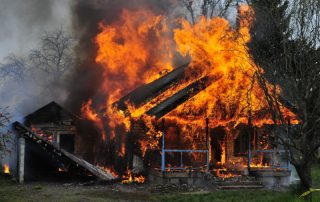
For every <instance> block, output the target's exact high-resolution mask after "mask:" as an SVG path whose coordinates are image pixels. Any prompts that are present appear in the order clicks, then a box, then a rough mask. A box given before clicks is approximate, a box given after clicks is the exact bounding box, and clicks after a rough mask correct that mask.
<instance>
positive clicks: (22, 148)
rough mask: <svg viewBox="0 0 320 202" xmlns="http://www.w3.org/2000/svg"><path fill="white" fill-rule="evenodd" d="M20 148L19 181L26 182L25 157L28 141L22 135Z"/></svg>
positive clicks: (19, 142)
mask: <svg viewBox="0 0 320 202" xmlns="http://www.w3.org/2000/svg"><path fill="white" fill-rule="evenodd" d="M18 144H19V146H18V148H19V163H18V165H19V168H18V172H19V183H20V184H23V182H24V157H25V146H26V141H25V139H24V138H23V137H20V138H19V140H18Z"/></svg>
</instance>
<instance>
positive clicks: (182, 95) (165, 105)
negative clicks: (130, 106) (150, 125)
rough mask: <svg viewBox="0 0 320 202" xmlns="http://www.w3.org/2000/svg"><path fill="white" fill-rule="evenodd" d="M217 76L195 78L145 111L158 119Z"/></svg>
mask: <svg viewBox="0 0 320 202" xmlns="http://www.w3.org/2000/svg"><path fill="white" fill-rule="evenodd" d="M218 79H219V78H218V77H214V78H212V77H209V76H204V77H202V78H201V79H198V80H196V81H195V82H193V83H192V84H190V85H188V86H187V87H185V88H184V89H182V90H180V91H179V92H177V93H176V94H174V95H173V96H171V97H170V98H168V99H166V100H165V101H163V102H161V103H159V104H158V105H157V106H155V107H153V108H151V109H150V110H149V111H147V114H148V115H150V116H155V117H156V119H159V118H161V117H163V116H164V115H166V114H167V113H169V112H170V111H171V110H173V109H175V108H176V107H178V106H179V105H181V104H182V103H184V102H185V101H187V100H188V99H190V98H192V97H193V96H195V95H196V94H198V93H199V92H200V91H202V90H204V89H205V88H206V87H208V86H209V85H210V84H211V83H212V82H214V81H216V80H218Z"/></svg>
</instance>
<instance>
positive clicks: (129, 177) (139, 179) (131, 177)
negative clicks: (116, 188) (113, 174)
mask: <svg viewBox="0 0 320 202" xmlns="http://www.w3.org/2000/svg"><path fill="white" fill-rule="evenodd" d="M122 177H123V178H127V179H126V180H122V181H121V183H123V184H130V183H133V182H135V183H144V181H145V178H144V176H142V175H139V176H134V175H133V174H132V172H131V171H130V170H129V171H128V174H127V175H125V176H122Z"/></svg>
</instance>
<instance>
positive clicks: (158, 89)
mask: <svg viewBox="0 0 320 202" xmlns="http://www.w3.org/2000/svg"><path fill="white" fill-rule="evenodd" d="M188 65H189V63H187V64H184V65H182V66H180V67H177V68H175V69H174V70H173V71H171V72H169V73H168V74H166V75H164V76H163V77H161V78H159V79H157V80H155V81H152V82H151V83H148V84H144V85H142V86H140V87H138V88H136V89H135V90H133V91H132V92H130V93H129V94H127V95H126V96H124V97H122V98H121V99H120V100H118V101H117V102H115V103H113V107H116V108H117V109H119V110H122V111H124V112H125V113H126V112H127V105H126V103H127V102H129V103H132V104H134V105H135V106H141V105H143V104H144V103H147V102H148V101H150V100H151V99H153V98H155V97H156V96H158V95H159V94H161V93H162V92H164V91H166V90H167V89H169V88H170V87H171V86H173V85H174V84H176V83H177V82H178V81H179V80H180V79H181V78H183V75H184V72H185V69H186V68H187V67H188ZM126 115H128V114H126Z"/></svg>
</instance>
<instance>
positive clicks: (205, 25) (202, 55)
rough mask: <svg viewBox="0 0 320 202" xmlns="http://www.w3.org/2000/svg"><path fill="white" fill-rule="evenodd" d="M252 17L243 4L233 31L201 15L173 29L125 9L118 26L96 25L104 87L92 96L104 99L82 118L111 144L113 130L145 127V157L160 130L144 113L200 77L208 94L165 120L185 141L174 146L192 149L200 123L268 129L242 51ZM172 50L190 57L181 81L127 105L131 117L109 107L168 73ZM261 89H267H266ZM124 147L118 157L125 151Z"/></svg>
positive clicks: (264, 107) (88, 105)
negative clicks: (136, 125) (137, 121)
mask: <svg viewBox="0 0 320 202" xmlns="http://www.w3.org/2000/svg"><path fill="white" fill-rule="evenodd" d="M253 18H254V12H253V10H252V9H251V8H250V7H249V6H246V5H241V6H240V7H239V9H238V20H237V25H238V26H237V28H234V27H232V26H231V25H230V23H229V22H228V21H227V20H226V19H223V18H220V17H215V18H212V19H207V18H205V17H202V18H200V20H199V21H198V22H196V23H195V24H191V23H190V22H189V21H188V20H186V19H179V20H177V21H176V23H177V22H178V26H176V27H179V28H175V29H174V30H173V31H172V30H170V29H169V27H171V26H169V21H168V19H166V18H165V17H164V16H162V15H155V14H154V13H152V12H151V11H148V10H138V11H128V10H123V12H122V15H121V17H120V18H119V20H118V21H116V22H114V23H112V24H109V25H106V24H104V23H100V25H99V27H100V29H101V32H100V33H99V34H98V35H97V37H96V44H97V47H98V52H97V57H96V62H97V63H99V64H101V66H102V68H103V77H104V82H103V84H102V85H101V86H99V89H98V90H99V92H100V94H101V95H102V96H105V98H106V99H105V102H104V103H103V104H102V105H99V106H96V105H95V106H93V103H92V100H91V99H90V100H88V102H87V103H84V105H83V107H82V112H83V116H84V117H86V118H87V119H89V120H92V121H94V122H95V123H96V125H97V126H98V127H99V128H100V129H101V134H102V139H103V140H106V134H105V129H104V128H103V121H106V122H107V124H108V126H109V129H110V138H113V137H115V135H116V133H117V132H116V131H117V130H118V129H117V128H121V127H122V128H125V130H126V131H129V129H130V125H131V120H132V119H135V118H140V119H142V120H144V122H145V124H146V126H147V127H148V128H149V131H148V132H147V135H149V136H150V137H152V138H149V139H147V141H146V140H144V141H141V142H140V143H141V147H142V150H143V151H142V152H144V151H145V150H146V148H147V147H149V148H150V147H151V148H153V147H157V145H158V144H157V143H158V140H159V138H160V137H161V132H160V131H159V130H158V129H157V128H156V127H154V119H153V117H150V116H147V115H146V114H145V112H146V111H147V110H149V109H150V108H152V107H153V106H156V105H157V104H158V103H160V102H161V101H163V100H165V99H167V98H169V97H170V96H172V95H173V94H174V93H175V92H177V91H178V90H181V89H183V88H184V87H186V86H187V85H189V84H191V83H192V82H194V81H196V80H197V79H199V78H201V77H204V76H206V77H209V78H216V79H215V80H212V81H211V80H209V81H211V83H209V85H208V86H207V88H205V89H204V90H202V91H201V92H200V93H198V94H196V95H195V96H194V97H192V98H191V99H189V100H187V101H186V102H184V103H183V104H182V105H180V106H179V107H177V108H176V109H175V110H173V111H171V112H170V113H169V114H167V115H166V116H165V118H166V119H167V120H169V122H173V123H174V124H176V125H178V126H179V128H180V131H179V133H181V134H183V137H184V138H183V139H182V140H180V141H182V142H183V143H186V144H190V145H191V147H192V148H195V147H196V144H195V141H194V138H199V136H201V134H204V133H203V128H204V126H205V122H204V119H205V118H206V117H208V118H209V120H210V126H212V127H214V126H219V125H220V126H225V127H228V128H234V127H236V126H237V125H238V124H239V123H245V124H247V122H248V117H251V118H252V124H253V125H255V126H261V125H263V124H271V123H273V120H272V119H271V115H270V113H268V112H269V111H268V103H267V101H266V100H265V99H264V92H263V89H262V88H261V87H260V86H259V84H258V82H257V81H256V78H255V72H256V71H260V72H263V70H262V69H261V68H260V67H258V66H257V65H256V64H255V63H254V61H253V59H252V58H251V56H250V54H249V51H248V47H247V43H248V42H249V41H250V39H251V37H250V25H251V22H252V20H253ZM172 36H173V37H172ZM175 52H178V53H179V54H180V55H182V56H185V57H190V58H191V63H190V65H189V67H188V69H187V72H186V76H185V78H184V79H182V81H181V82H179V83H178V84H177V85H175V86H173V87H171V88H169V89H168V90H167V91H166V92H164V93H162V94H161V95H159V96H157V97H156V98H154V99H153V100H151V101H150V102H148V103H147V104H145V105H143V106H134V104H133V103H128V102H127V103H126V104H127V106H128V110H129V114H130V116H125V114H124V112H123V111H121V110H118V109H115V108H114V107H113V106H112V104H113V103H114V102H115V101H117V100H118V99H120V98H121V97H123V96H124V95H126V94H127V93H129V92H130V91H132V90H133V89H135V88H136V87H137V86H139V85H141V84H145V83H149V82H151V81H153V80H155V79H157V78H159V77H160V76H162V75H163V74H164V73H166V72H168V71H171V70H172V69H173V68H172V65H171V61H172V59H173V55H174V53H175ZM267 88H270V89H271V88H273V86H271V85H270V84H267ZM275 89H276V92H277V94H280V92H281V89H280V88H279V87H278V86H276V87H275ZM282 110H283V113H284V115H285V116H286V117H287V118H291V119H292V120H293V121H296V119H295V116H294V114H293V113H291V112H290V111H289V110H288V109H286V108H284V107H283V109H282ZM101 111H103V112H104V114H103V116H104V117H105V119H104V120H103V119H102V118H101V117H99V115H98V112H101ZM168 135H169V136H170V134H168ZM173 138H174V137H173ZM202 138H203V137H202ZM122 148H123V149H122V151H121V153H124V152H125V151H124V147H122ZM224 152H225V151H224ZM223 161H224V162H225V161H226V159H223Z"/></svg>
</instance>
